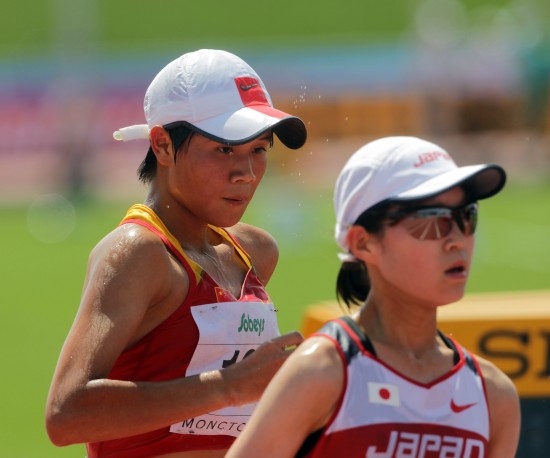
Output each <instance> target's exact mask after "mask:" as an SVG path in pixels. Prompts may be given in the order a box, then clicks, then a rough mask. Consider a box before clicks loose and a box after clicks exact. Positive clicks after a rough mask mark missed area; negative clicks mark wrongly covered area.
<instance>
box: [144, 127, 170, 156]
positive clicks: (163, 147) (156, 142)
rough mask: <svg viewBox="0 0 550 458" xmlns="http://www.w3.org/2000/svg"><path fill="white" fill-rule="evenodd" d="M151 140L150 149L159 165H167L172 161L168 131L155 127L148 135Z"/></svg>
mask: <svg viewBox="0 0 550 458" xmlns="http://www.w3.org/2000/svg"><path fill="white" fill-rule="evenodd" d="M149 136H150V138H151V149H152V150H153V153H155V156H156V157H157V162H158V163H159V164H161V165H169V164H170V163H171V162H172V161H173V157H172V156H173V147H172V139H171V138H170V134H169V133H168V131H167V130H166V129H165V128H164V127H161V126H155V127H153V128H152V129H151V132H150V134H149Z"/></svg>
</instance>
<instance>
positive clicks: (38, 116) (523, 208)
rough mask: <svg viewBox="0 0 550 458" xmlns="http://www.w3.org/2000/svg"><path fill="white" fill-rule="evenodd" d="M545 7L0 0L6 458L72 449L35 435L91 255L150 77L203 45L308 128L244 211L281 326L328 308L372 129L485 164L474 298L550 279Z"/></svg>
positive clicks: (128, 193)
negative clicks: (268, 247) (343, 209)
mask: <svg viewBox="0 0 550 458" xmlns="http://www.w3.org/2000/svg"><path fill="white" fill-rule="evenodd" d="M549 10H550V3H548V2H546V1H544V0H538V1H535V0H531V1H528V0H521V1H519V0H518V1H504V0H499V1H489V0H475V1H474V0H471V1H458V0H424V1H413V0H395V1H393V2H391V4H390V3H387V2H386V3H384V2H382V3H380V2H373V1H365V0H354V1H341V2H329V1H325V0H317V1H315V2H309V1H302V2H296V1H293V2H291V1H288V0H280V1H278V2H265V1H261V0H260V1H258V2H255V3H243V2H226V1H202V2H195V3H191V2H184V1H181V0H179V1H178V0H160V1H158V2H155V3H153V2H145V1H143V0H135V1H132V2H128V1H125V2H122V1H117V0H115V1H107V0H97V1H93V0H73V1H69V0H55V1H54V0H42V1H39V0H32V1H27V2H25V3H24V4H21V3H20V2H17V3H16V2H4V4H3V5H2V14H3V19H4V20H3V26H2V28H0V133H1V135H0V196H1V199H0V214H1V223H2V224H1V226H0V234H1V237H0V240H1V242H0V243H1V253H2V258H1V259H2V262H1V263H0V278H1V282H2V283H1V284H2V288H0V316H1V323H2V324H3V326H2V333H1V337H0V339H1V342H0V352H1V356H2V358H1V361H2V363H3V365H4V371H3V376H2V378H1V381H0V392H1V393H2V394H1V397H0V402H1V406H2V408H1V411H2V414H1V415H0V456H1V457H62V456H66V457H83V456H84V454H85V451H84V448H83V447H82V446H71V447H67V448H63V449H57V448H55V447H54V446H52V445H51V444H50V443H49V441H48V439H47V437H46V434H45V431H44V426H43V413H44V412H43V411H44V403H45V399H46V395H47V391H48V388H49V383H50V379H51V376H52V373H53V370H54V366H55V363H56V359H57V356H58V354H59V350H60V347H61V345H62V343H63V340H64V338H65V336H66V333H67V331H68V329H69V327H70V325H71V322H72V320H73V318H74V314H75V312H76V310H77V307H78V302H79V297H80V291H81V287H82V281H83V277H84V273H85V268H86V262H87V255H88V252H89V251H90V249H91V248H92V247H93V246H94V245H95V243H97V241H99V239H100V238H101V237H102V236H103V235H104V234H106V233H107V232H108V231H109V230H110V229H111V228H113V227H114V226H115V225H116V224H117V223H118V222H119V221H120V219H121V217H122V216H123V214H124V212H125V210H126V208H127V207H128V206H129V205H131V204H132V203H134V202H136V201H140V200H141V199H142V198H143V196H144V194H145V190H144V189H143V188H142V186H141V185H139V184H138V183H137V179H136V175H135V170H136V169H137V166H138V165H139V163H140V162H141V160H142V158H143V157H144V155H145V149H146V148H145V145H139V144H132V145H130V146H128V145H116V144H114V142H113V141H111V137H110V135H111V133H112V131H113V130H115V129H117V128H119V127H121V126H122V125H127V124H128V123H138V122H141V121H142V116H143V115H142V106H141V103H142V97H143V93H144V91H145V88H146V86H147V85H148V83H149V82H150V80H151V79H152V77H153V76H154V75H155V74H156V72H157V71H158V70H159V69H160V68H161V67H162V66H163V65H164V64H165V63H167V62H168V61H169V60H171V59H173V58H175V57H177V56H178V55H180V54H182V53H183V52H187V51H191V50H194V49H198V48H203V47H212V48H219V49H226V50H229V51H232V52H235V53H236V54H238V55H240V56H241V57H243V58H244V59H245V60H247V61H248V62H249V63H250V64H251V65H252V66H253V67H254V68H255V69H256V70H257V71H258V73H259V74H260V76H261V77H262V79H263V80H264V82H266V85H267V87H268V89H270V93H271V96H272V98H273V100H274V102H275V105H276V106H279V107H282V108H284V109H288V110H291V111H293V112H295V113H297V114H299V115H300V116H302V118H303V119H304V120H305V121H306V123H307V124H308V127H309V132H310V137H309V140H308V143H307V144H306V146H305V147H304V148H303V149H302V150H300V151H298V152H289V151H286V150H284V149H282V148H280V146H279V145H275V148H274V150H273V151H272V154H271V156H270V164H269V170H268V174H267V176H266V178H265V181H264V183H263V184H262V186H261V187H260V189H259V191H258V194H257V197H256V198H255V201H254V202H253V203H252V204H251V206H250V207H249V210H248V211H247V214H246V216H245V220H246V221H248V222H251V223H253V224H258V225H260V226H262V227H264V228H266V229H267V230H269V231H270V232H271V233H273V235H274V236H275V237H276V238H277V239H278V241H279V245H280V251H281V258H280V263H279V266H278V269H277V271H276V273H275V275H274V276H273V278H272V281H271V282H270V285H269V291H270V294H271V295H272V297H273V299H274V301H275V302H276V304H277V307H278V308H279V310H280V312H279V319H280V324H281V329H282V331H283V332H284V331H288V330H291V329H296V328H299V327H300V325H301V320H302V316H303V312H304V310H305V308H306V307H307V306H308V305H310V304H314V303H318V302H324V301H331V300H333V299H334V297H335V294H334V289H335V287H334V284H335V276H336V272H337V270H338V267H339V264H338V260H337V257H336V254H337V248H336V245H335V243H334V242H333V236H332V231H333V214H332V184H333V182H334V179H335V177H336V175H337V173H338V170H339V167H340V166H341V165H342V164H343V162H344V161H345V159H346V158H347V157H348V156H349V155H350V154H351V153H352V152H353V151H354V150H355V149H357V148H358V147H360V146H361V145H362V144H364V143H365V142H367V141H369V140H372V139H373V138H376V137H378V136H383V135H398V134H406V135H419V136H424V137H426V138H428V139H431V140H433V141H436V142H437V143H439V144H441V145H442V146H444V147H446V148H447V149H448V150H449V151H450V152H451V154H452V155H453V156H454V157H455V159H456V160H457V162H459V163H467V162H470V163H472V162H499V163H501V164H503V165H504V166H505V167H506V168H507V170H508V172H509V177H510V180H509V183H508V186H507V188H506V189H505V190H504V191H503V192H502V193H501V194H500V195H498V196H497V197H495V198H493V199H491V200H489V201H486V202H483V203H482V205H481V222H480V228H479V233H478V236H477V252H476V256H475V262H474V267H473V272H472V279H471V281H470V283H469V289H468V292H469V293H476V292H489V291H512V290H532V289H548V288H549V287H550V281H549V278H550V261H549V260H550V243H549V235H550V232H549V231H550V211H549V210H550V180H549V179H548V178H549V177H550V172H549V171H550V166H549V162H550V155H549V153H548V151H549V142H548V134H549V126H550V124H549V122H550V119H549V115H548V111H547V110H548V99H547V95H548V83H549V76H548V75H549V68H550V65H549V61H550V59H549V58H548V55H549V50H550V49H549V47H548V37H547V32H546V30H547V29H548V26H549V25H550V24H549V23H550V11H549Z"/></svg>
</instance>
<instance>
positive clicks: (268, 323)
mask: <svg viewBox="0 0 550 458" xmlns="http://www.w3.org/2000/svg"><path fill="white" fill-rule="evenodd" d="M191 314H192V316H193V319H194V320H195V323H196V324H197V327H198V329H199V342H198V344H197V348H196V349H195V353H194V354H193V357H192V358H191V361H190V363H189V366H188V368H187V372H186V376H190V375H196V374H200V373H202V372H206V371H212V370H219V369H223V368H225V367H228V366H230V365H231V364H235V363H237V362H239V361H241V360H242V359H244V358H246V357H247V356H248V355H250V354H251V353H252V352H254V350H255V349H256V348H258V346H259V345H260V344H262V343H263V342H265V341H267V340H269V339H272V338H273V337H276V336H278V335H279V327H278V325H277V317H276V315H275V309H274V307H273V304H271V303H264V302H221V303H216V304H206V305H198V306H195V307H192V308H191ZM255 406H256V404H255V403H253V404H247V405H244V406H238V407H226V408H223V409H220V410H217V411H214V412H210V413H208V414H205V415H200V416H197V417H194V418H189V419H187V420H184V421H182V422H179V423H175V424H173V425H172V426H171V427H170V432H172V433H177V434H200V435H229V436H234V437H237V436H238V435H239V433H240V432H241V431H242V430H243V428H244V426H245V425H246V423H247V422H248V419H249V418H250V415H251V414H252V411H253V410H254V407H255Z"/></svg>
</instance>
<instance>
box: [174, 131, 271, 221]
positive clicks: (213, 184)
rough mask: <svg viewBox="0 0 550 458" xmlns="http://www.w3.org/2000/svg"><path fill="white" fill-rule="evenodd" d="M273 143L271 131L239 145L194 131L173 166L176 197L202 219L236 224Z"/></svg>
mask: <svg viewBox="0 0 550 458" xmlns="http://www.w3.org/2000/svg"><path fill="white" fill-rule="evenodd" d="M271 143H272V134H271V133H267V134H266V135H262V136H260V137H259V138H257V139H255V140H253V141H251V142H249V143H245V144H243V145H237V146H227V145H224V144H222V143H218V142H215V141H213V140H210V139H208V138H206V137H203V136H202V135H198V134H194V135H193V136H192V137H191V139H190V141H189V143H187V144H184V145H183V146H182V147H181V148H180V151H179V152H178V155H177V158H176V161H175V163H174V164H173V166H171V167H170V171H169V174H168V186H169V189H170V193H171V195H172V198H174V199H175V200H177V202H178V203H179V204H180V205H181V206H183V207H185V209H186V210H187V211H189V212H190V213H191V214H193V216H194V217H195V218H197V219H199V220H201V221H204V222H207V223H209V224H213V225H216V226H219V227H230V226H233V225H234V224H236V223H237V222H239V221H240V219H241V217H242V216H243V214H244V212H245V210H246V208H247V206H248V204H249V203H250V200H251V199H252V196H253V195H254V193H255V191H256V188H257V187H258V185H259V184H260V181H261V180H262V178H263V176H264V173H265V170H266V166H267V154H266V153H267V150H268V149H269V148H270V146H271Z"/></svg>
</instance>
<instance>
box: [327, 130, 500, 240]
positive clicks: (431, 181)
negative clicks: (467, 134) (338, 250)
mask: <svg viewBox="0 0 550 458" xmlns="http://www.w3.org/2000/svg"><path fill="white" fill-rule="evenodd" d="M505 182H506V173H505V172H504V169H502V167H500V166H498V165H495V164H482V165H469V166H465V167H458V166H457V165H456V164H455V162H454V161H453V159H452V158H451V156H450V155H449V153H447V151H445V150H444V149H443V148H441V147H440V146H437V145H435V144H433V143H430V142H428V141H425V140H421V139H419V138H416V137H387V138H381V139H379V140H375V141H373V142H371V143H367V144H366V145H365V146H363V147H361V148H360V149H359V150H358V151H356V152H355V153H354V154H353V155H352V156H351V157H350V158H349V160H348V162H347V163H346V165H345V166H344V168H343V169H342V171H341V172H340V175H339V176H338V179H337V181H336V187H335V190H334V206H335V211H336V229H335V238H336V241H337V242H338V244H339V245H340V247H342V248H343V249H344V250H347V248H348V247H347V243H346V236H347V233H348V228H349V227H350V226H351V225H353V224H354V223H355V222H356V221H357V218H358V217H359V216H360V215H361V214H362V213H363V212H365V211H366V210H368V209H370V208H372V207H373V206H375V205H377V204H379V203H382V202H392V201H397V202H398V201H409V200H417V199H425V198H428V197H432V196H435V195H437V194H441V193H442V192H445V191H447V190H448V189H450V188H452V187H454V186H457V185H461V186H463V187H464V188H465V189H466V190H467V192H468V197H469V198H471V199H472V201H474V200H479V199H485V198H487V197H490V196H492V195H494V194H496V193H497V192H499V191H500V190H501V189H502V187H503V186H504V183H505Z"/></svg>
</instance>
